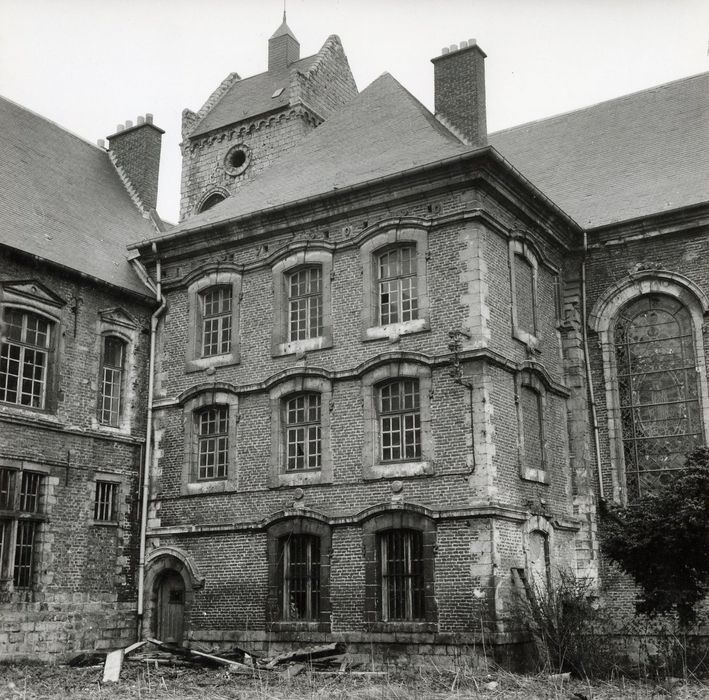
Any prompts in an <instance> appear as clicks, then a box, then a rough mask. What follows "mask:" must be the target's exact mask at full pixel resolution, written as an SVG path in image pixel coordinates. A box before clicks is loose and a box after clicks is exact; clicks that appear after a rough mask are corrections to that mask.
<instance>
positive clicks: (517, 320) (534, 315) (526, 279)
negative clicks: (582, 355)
mask: <svg viewBox="0 0 709 700" xmlns="http://www.w3.org/2000/svg"><path fill="white" fill-rule="evenodd" d="M509 266H510V288H511V296H512V336H513V337H514V338H516V339H517V340H519V341H521V342H523V343H525V344H526V345H527V346H528V347H529V348H530V349H537V348H538V346H539V339H538V338H539V321H538V316H539V309H538V303H539V300H538V294H537V274H538V262H537V256H536V255H535V253H534V251H533V250H532V248H531V246H530V245H529V244H528V243H527V242H526V241H525V240H521V239H517V238H513V239H511V240H510V243H509Z"/></svg>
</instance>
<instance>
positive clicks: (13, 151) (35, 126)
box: [0, 98, 155, 296]
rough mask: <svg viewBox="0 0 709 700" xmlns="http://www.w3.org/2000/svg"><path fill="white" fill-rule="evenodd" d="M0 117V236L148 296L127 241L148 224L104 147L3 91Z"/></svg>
mask: <svg viewBox="0 0 709 700" xmlns="http://www.w3.org/2000/svg"><path fill="white" fill-rule="evenodd" d="M0 124H2V129H0V192H1V193H2V195H1V196H0V244H3V245H6V246H9V247H11V248H14V249H16V250H19V251H22V252H24V253H29V254H30V255H36V256H38V257H40V258H43V259H44V260H47V261H50V262H53V263H56V264H58V265H62V266H64V267H67V268H70V269H73V270H77V271H78V272H82V273H85V274H87V275H90V276H91V277H95V278H97V279H99V280H101V281H104V282H108V283H109V284H112V285H115V286H117V287H121V288H123V289H128V290H131V291H133V292H139V293H141V294H144V295H146V296H148V295H149V292H148V290H147V289H146V287H145V286H144V285H143V283H142V282H141V281H140V280H139V279H138V277H137V276H136V275H135V273H134V272H133V270H132V268H131V267H130V265H129V263H128V261H127V251H126V245H127V244H128V242H129V241H131V240H135V238H136V236H138V237H141V238H144V239H145V238H150V237H152V236H153V235H154V233H155V231H154V229H153V227H152V225H151V223H150V221H149V220H148V219H146V218H144V217H143V216H142V214H141V213H140V211H139V210H138V208H137V206H136V204H135V203H134V202H133V200H132V199H131V196H130V194H129V193H128V191H127V190H126V188H125V186H124V184H123V182H122V181H121V178H120V175H119V173H118V172H117V171H116V168H115V167H114V165H113V164H112V163H111V160H110V158H109V155H108V153H107V152H106V151H105V150H103V149H101V148H98V147H97V146H94V145H92V144H90V143H88V142H87V141H84V140H83V139H81V138H79V137H78V136H75V135H74V134H72V133H70V132H68V131H66V130H65V129H63V128H61V127H60V126H58V125H57V124H55V123H54V122H51V121H49V120H47V119H44V118H43V117H40V116H39V115H37V114H35V113H34V112H31V111H29V110H28V109H25V108H24V107H21V106H20V105H18V104H15V103H14V102H11V101H10V100H7V99H5V98H0Z"/></svg>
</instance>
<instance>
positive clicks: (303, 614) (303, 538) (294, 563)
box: [281, 535, 320, 620]
mask: <svg viewBox="0 0 709 700" xmlns="http://www.w3.org/2000/svg"><path fill="white" fill-rule="evenodd" d="M281 558H282V566H283V588H282V593H283V597H282V603H281V605H282V615H283V619H284V620H316V619H317V618H318V615H319V614H320V538H318V537H315V536H313V535H290V536H288V537H284V538H283V539H282V540H281Z"/></svg>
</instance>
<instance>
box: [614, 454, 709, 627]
mask: <svg viewBox="0 0 709 700" xmlns="http://www.w3.org/2000/svg"><path fill="white" fill-rule="evenodd" d="M601 512H602V515H603V519H602V528H601V537H602V542H603V548H604V551H605V553H606V554H607V555H608V556H609V557H610V558H611V559H612V560H613V561H615V562H616V563H617V564H618V565H619V566H620V568H621V569H622V570H623V571H625V572H626V573H627V574H630V576H632V577H633V579H634V580H635V582H636V584H637V585H638V586H639V588H640V594H639V597H638V600H637V602H636V606H635V607H636V610H637V612H638V613H644V614H646V615H649V616H651V617H653V616H655V615H658V614H667V613H677V616H678V618H679V622H680V626H681V627H682V628H685V629H686V628H687V627H688V626H689V625H691V624H692V623H693V622H694V621H695V619H696V613H695V606H696V604H697V603H698V602H699V601H700V600H702V599H703V598H704V597H705V596H706V594H707V588H708V586H707V581H708V579H709V555H708V552H709V450H707V449H705V448H702V449H700V450H698V451H696V452H694V453H693V454H691V455H690V456H689V457H688V458H687V463H686V468H685V469H684V470H682V471H678V472H675V473H673V474H672V476H671V479H670V480H669V482H668V483H667V484H666V485H665V486H663V487H661V488H659V489H658V490H657V491H655V492H653V493H648V494H646V495H643V496H642V497H640V498H638V499H637V500H635V501H633V502H632V503H631V504H630V505H628V506H627V507H626V508H620V507H617V506H608V505H606V506H605V508H604V509H603V510H602V511H601Z"/></svg>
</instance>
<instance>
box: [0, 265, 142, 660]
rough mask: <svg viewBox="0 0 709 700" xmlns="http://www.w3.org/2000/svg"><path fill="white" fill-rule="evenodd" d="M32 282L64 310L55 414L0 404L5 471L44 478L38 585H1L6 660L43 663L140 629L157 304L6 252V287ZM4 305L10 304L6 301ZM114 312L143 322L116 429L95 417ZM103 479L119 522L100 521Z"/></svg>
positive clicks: (124, 638)
mask: <svg viewBox="0 0 709 700" xmlns="http://www.w3.org/2000/svg"><path fill="white" fill-rule="evenodd" d="M27 280H37V281H39V282H40V283H41V284H42V285H44V287H45V288H46V289H47V290H49V291H50V292H52V293H53V294H55V295H57V296H58V297H60V298H61V299H62V300H63V301H65V302H66V303H65V304H64V305H63V306H61V307H60V308H55V309H53V311H54V312H55V313H56V316H57V317H58V322H57V324H56V325H55V329H56V331H57V333H56V336H55V337H56V341H57V346H58V354H57V362H56V374H57V378H56V383H55V387H54V388H53V389H52V391H53V392H54V393H55V399H54V403H55V409H54V410H48V411H39V410H34V409H30V408H25V407H20V406H17V405H14V404H8V403H2V404H0V466H5V467H9V468H11V469H28V470H30V471H39V472H40V473H42V474H43V488H42V491H41V493H40V508H39V515H40V516H41V518H42V520H41V522H40V523H39V526H38V528H39V529H38V534H37V536H36V540H35V548H34V557H33V572H34V573H33V580H32V585H31V587H30V588H29V589H23V590H14V589H13V585H12V575H11V573H12V572H10V579H9V580H5V581H3V582H2V591H1V592H0V656H2V657H3V658H5V657H6V656H7V657H9V658H13V657H20V656H22V655H27V654H31V655H32V656H33V657H35V658H37V657H39V658H45V659H47V658H50V657H51V658H56V657H57V656H64V655H66V654H70V653H73V652H75V651H77V650H79V649H92V648H94V647H95V646H99V647H101V646H103V647H107V646H117V645H120V644H123V643H125V642H128V641H131V638H132V635H134V634H135V614H134V613H135V606H136V603H135V598H136V576H135V572H136V566H137V546H138V529H137V527H136V523H137V522H138V519H139V516H138V513H139V503H138V484H137V479H138V473H139V469H140V455H141V450H142V445H143V442H144V430H145V401H146V382H147V362H148V351H149V335H148V334H147V333H146V331H147V328H148V324H149V315H150V302H149V301H148V300H147V299H145V300H143V301H141V300H139V299H138V298H136V297H134V296H132V295H129V294H127V293H126V294H124V293H121V292H120V291H118V290H111V289H109V288H107V287H106V288H102V287H100V286H99V285H96V284H93V283H90V282H88V281H87V280H85V279H82V278H79V277H76V278H74V277H73V276H72V275H70V274H68V273H66V272H63V273H59V272H55V271H53V270H52V269H51V268H50V267H49V266H42V267H40V266H39V265H37V264H36V263H34V262H27V261H25V260H24V258H22V257H20V256H15V255H11V254H6V253H3V256H2V260H1V261H0V282H2V283H3V284H12V283H17V282H23V281H27ZM4 302H5V303H6V304H12V303H13V301H12V299H11V298H10V295H9V294H6V295H5V298H4ZM116 309H120V310H122V311H121V312H120V313H119V312H117V311H116ZM107 310H108V311H110V312H111V313H110V314H109V315H108V316H107V315H106V313H105V312H106V311H107ZM101 312H104V315H103V316H102V315H101ZM123 312H125V313H127V314H128V315H129V316H122V315H121V314H122V313H123ZM109 316H110V317H112V318H114V319H115V318H119V320H121V321H123V322H125V321H126V320H127V319H128V318H129V319H132V320H131V321H129V322H131V323H133V322H134V323H135V329H132V330H130V329H129V330H130V332H131V333H134V337H135V339H136V340H135V342H134V343H133V344H132V345H131V347H130V349H129V352H128V355H129V360H128V367H129V376H128V377H127V381H126V383H125V384H124V398H125V401H126V404H125V408H124V413H125V418H126V421H125V423H124V424H123V425H122V427H119V428H107V427H104V426H101V425H100V424H99V423H98V421H97V401H98V388H99V386H98V385H99V365H100V354H101V336H100V333H101V330H102V329H105V328H107V327H108V326H105V325H102V323H104V320H105V319H106V318H108V317H109ZM120 328H121V329H122V330H126V329H125V328H124V327H122V326H121V327H120ZM97 479H108V480H109V481H112V482H114V483H116V484H117V485H118V486H117V489H118V491H117V495H118V502H117V503H116V520H115V522H112V523H96V522H95V521H94V500H95V492H96V480H97Z"/></svg>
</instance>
